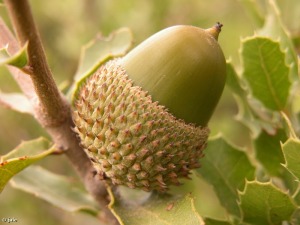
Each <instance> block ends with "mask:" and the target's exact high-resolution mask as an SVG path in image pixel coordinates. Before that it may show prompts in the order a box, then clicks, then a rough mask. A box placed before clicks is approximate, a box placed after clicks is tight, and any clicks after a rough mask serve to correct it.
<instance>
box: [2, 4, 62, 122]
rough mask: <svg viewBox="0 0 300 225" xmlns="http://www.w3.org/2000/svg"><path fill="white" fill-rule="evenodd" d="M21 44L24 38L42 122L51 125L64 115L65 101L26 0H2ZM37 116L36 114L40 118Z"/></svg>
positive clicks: (60, 119) (23, 42)
mask: <svg viewBox="0 0 300 225" xmlns="http://www.w3.org/2000/svg"><path fill="white" fill-rule="evenodd" d="M4 3H5V5H6V6H7V9H8V12H9V16H10V19H11V21H12V23H13V27H14V29H15V32H16V34H17V38H18V40H19V43H20V45H21V46H23V45H25V43H26V42H27V41H28V57H29V67H30V69H31V71H32V72H31V74H30V76H31V78H32V82H33V84H34V87H35V91H36V94H37V96H38V98H39V103H40V107H39V111H40V112H39V113H40V114H41V115H43V117H44V118H45V121H43V122H42V125H43V126H55V125H56V124H59V123H60V122H61V121H63V120H65V119H66V117H67V110H66V108H67V107H66V104H65V103H64V101H63V100H62V98H61V97H60V93H59V91H58V89H57V87H56V84H55V82H54V79H53V76H52V73H51V71H50V68H49V66H48V64H47V61H46V56H45V52H44V49H43V46H42V42H41V39H40V36H39V33H38V31H37V29H36V26H35V23H34V20H33V17H32V14H31V9H30V7H29V3H28V1H27V0H22V1H20V0H4ZM43 117H42V116H40V118H43Z"/></svg>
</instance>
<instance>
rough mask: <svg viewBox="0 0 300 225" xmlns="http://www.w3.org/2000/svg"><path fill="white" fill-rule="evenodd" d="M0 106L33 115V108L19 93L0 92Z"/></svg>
mask: <svg viewBox="0 0 300 225" xmlns="http://www.w3.org/2000/svg"><path fill="white" fill-rule="evenodd" d="M0 105H3V106H5V107H7V108H9V109H12V110H15V111H17V112H20V113H28V114H31V115H33V108H32V105H31V103H30V102H29V100H28V98H26V96H25V95H23V94H20V93H3V92H1V91H0Z"/></svg>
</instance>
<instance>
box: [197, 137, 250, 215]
mask: <svg viewBox="0 0 300 225" xmlns="http://www.w3.org/2000/svg"><path fill="white" fill-rule="evenodd" d="M204 152H205V157H204V158H203V159H201V164H202V166H201V168H199V169H197V170H196V171H197V173H199V174H201V176H202V177H203V178H204V179H205V180H206V181H207V182H208V183H210V184H211V185H212V186H213V187H214V190H215V192H216V194H217V196H218V198H219V201H220V203H221V205H223V206H224V208H225V209H226V210H227V212H229V213H231V214H233V215H236V216H240V210H239V207H238V202H237V201H238V189H242V188H243V187H244V183H245V179H254V172H255V169H254V167H253V166H252V165H251V163H250V161H249V159H248V157H247V155H246V153H245V152H244V151H241V150H240V149H238V148H237V147H234V146H232V145H230V144H229V143H227V142H226V141H225V140H224V139H223V138H222V137H216V138H213V139H211V140H209V141H208V145H207V148H206V149H205V151H204Z"/></svg>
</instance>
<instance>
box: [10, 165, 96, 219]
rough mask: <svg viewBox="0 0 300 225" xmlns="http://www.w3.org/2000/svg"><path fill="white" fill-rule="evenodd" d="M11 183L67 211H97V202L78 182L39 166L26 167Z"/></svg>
mask: <svg viewBox="0 0 300 225" xmlns="http://www.w3.org/2000/svg"><path fill="white" fill-rule="evenodd" d="M11 184H12V186H13V187H14V188H17V189H20V190H23V191H25V192H28V193H31V194H33V195H35V196H37V197H38V198H41V199H44V200H46V201H47V202H49V203H51V204H53V205H54V206H56V207H59V208H61V209H63V210H66V211H68V212H77V211H83V212H87V213H90V214H93V215H96V214H97V212H98V209H97V203H96V202H95V201H94V199H93V198H92V196H90V195H89V194H88V193H87V192H86V191H85V190H84V189H83V188H81V187H80V185H79V183H76V182H74V181H72V180H71V179H70V178H68V177H64V176H61V175H58V174H54V173H52V172H50V171H48V170H46V169H43V168H42V167H39V166H31V167H28V168H27V169H26V170H24V171H22V172H21V173H20V174H18V175H17V176H15V177H14V178H13V179H12V180H11Z"/></svg>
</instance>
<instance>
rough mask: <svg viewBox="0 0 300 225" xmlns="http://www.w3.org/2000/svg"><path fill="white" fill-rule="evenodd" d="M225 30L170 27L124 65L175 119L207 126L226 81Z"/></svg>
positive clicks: (216, 26)
mask: <svg viewBox="0 0 300 225" xmlns="http://www.w3.org/2000/svg"><path fill="white" fill-rule="evenodd" d="M221 27H222V25H221V24H220V23H217V24H216V25H215V26H214V27H212V28H209V29H206V30H205V29H201V28H198V27H194V26H184V25H178V26H173V27H169V28H167V29H164V30H162V31H160V32H158V33H156V34H154V35H153V36H151V37H150V38H148V39H146V40H145V41H144V42H142V43H141V44H140V45H138V46H137V47H136V48H135V49H133V50H132V51H131V52H129V53H128V54H127V55H126V56H125V57H124V58H123V59H122V65H123V66H124V68H125V70H126V71H127V73H128V75H129V77H130V78H131V79H132V80H133V81H134V84H135V85H137V86H140V87H142V88H143V90H146V91H148V92H149V93H150V95H151V96H152V98H153V100H154V101H158V102H159V104H161V105H164V106H165V107H166V108H167V109H168V110H169V111H170V112H171V113H172V114H173V115H174V116H176V117H177V118H180V119H183V120H184V121H186V122H187V123H194V124H196V125H201V126H206V125H207V123H208V121H209V119H210V117H211V116H212V113H213V111H214V109H215V107H216V105H217V103H218V101H219V99H220V96H221V94H222V92H223V88H224V85H225V80H226V62H225V58H224V55H223V52H222V50H221V48H220V46H219V44H218V42H217V39H218V35H219V33H220V31H221Z"/></svg>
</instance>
